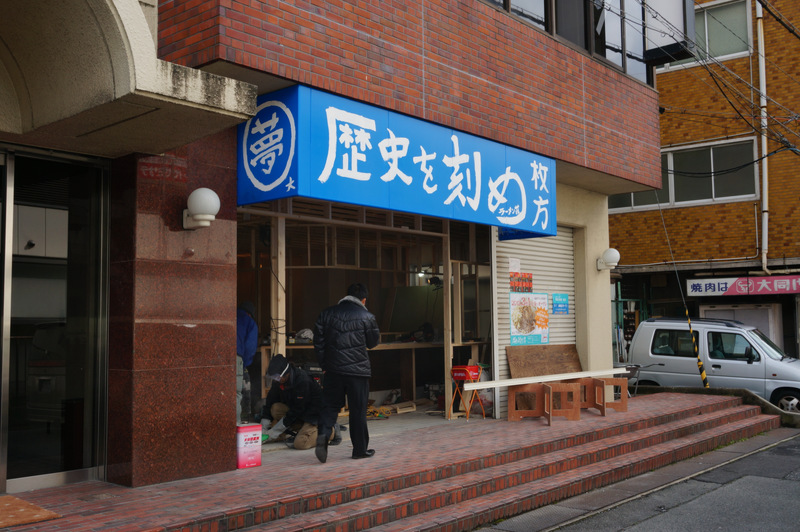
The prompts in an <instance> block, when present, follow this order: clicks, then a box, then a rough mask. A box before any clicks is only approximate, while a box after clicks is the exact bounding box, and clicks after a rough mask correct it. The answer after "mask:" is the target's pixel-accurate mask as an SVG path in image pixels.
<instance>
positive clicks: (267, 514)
mask: <svg viewBox="0 0 800 532" xmlns="http://www.w3.org/2000/svg"><path fill="white" fill-rule="evenodd" d="M741 403H742V401H741V398H739V397H735V396H731V397H716V398H715V401H714V402H711V403H709V404H702V405H699V406H698V405H696V404H692V405H690V406H687V407H685V408H680V409H675V410H673V411H670V412H666V413H661V414H656V415H653V416H649V417H647V416H645V417H641V416H639V417H634V416H631V418H629V419H624V416H622V415H621V416H620V418H623V419H621V420H620V421H619V422H617V423H611V424H608V425H606V426H604V427H602V428H588V429H586V430H585V431H582V432H577V433H570V434H568V435H558V434H555V435H553V436H548V437H547V438H542V437H539V438H537V440H538V441H537V442H536V443H531V444H529V445H522V446H519V445H516V446H512V447H506V448H503V447H502V446H501V445H498V446H497V449H493V450H492V452H491V453H489V454H483V455H476V456H472V457H469V458H463V459H453V460H450V461H448V462H447V463H446V464H438V465H436V466H433V467H421V468H418V469H413V468H409V470H408V471H406V472H404V473H402V474H400V475H394V476H385V477H382V478H377V479H376V478H372V477H371V478H369V479H365V480H363V481H362V482H360V483H358V484H357V485H353V484H350V485H344V486H341V485H337V486H334V487H331V488H329V489H316V490H315V491H314V492H313V493H302V492H297V491H293V492H292V493H291V494H289V493H287V494H286V498H285V499H284V500H281V501H272V502H267V503H264V504H258V505H256V506H253V507H251V508H250V509H248V510H247V511H246V512H245V513H258V514H259V515H260V516H261V517H260V520H261V521H262V522H267V521H270V522H273V521H276V520H278V519H282V518H286V517H289V516H292V515H296V514H301V513H305V512H310V511H314V510H320V509H323V508H327V507H330V506H332V505H335V504H342V503H346V502H349V501H354V500H361V499H364V498H366V497H373V496H376V495H381V494H384V493H388V492H391V491H394V490H398V489H403V488H409V487H413V486H419V485H422V484H426V483H428V482H433V481H436V480H442V479H447V478H453V477H456V476H458V475H461V474H464V473H468V472H471V471H475V470H480V469H485V468H490V467H494V466H497V465H500V464H506V463H510V462H515V461H518V460H524V459H526V458H530V457H532V456H538V455H542V454H544V453H549V452H553V451H557V450H560V449H566V448H572V447H575V446H577V445H584V444H587V443H591V442H595V441H599V440H603V439H606V438H610V437H613V436H617V435H621V434H629V433H631V432H634V431H639V430H644V429H646V428H652V427H657V426H660V425H664V424H667V423H671V422H676V421H680V420H683V419H692V420H696V419H695V418H696V417H697V416H699V415H703V414H712V413H714V412H725V411H730V410H731V409H732V408H738V407H741ZM747 409H750V410H749V411H750V412H751V413H752V414H755V413H757V411H758V410H757V409H756V408H755V407H745V411H747ZM585 415H586V416H591V415H597V414H596V413H591V412H587V413H586V414H585ZM604 419H605V420H609V419H613V418H612V417H609V418H604ZM526 422H530V421H523V422H521V423H526ZM578 426H579V425H576V427H578ZM175 529H178V528H175Z"/></svg>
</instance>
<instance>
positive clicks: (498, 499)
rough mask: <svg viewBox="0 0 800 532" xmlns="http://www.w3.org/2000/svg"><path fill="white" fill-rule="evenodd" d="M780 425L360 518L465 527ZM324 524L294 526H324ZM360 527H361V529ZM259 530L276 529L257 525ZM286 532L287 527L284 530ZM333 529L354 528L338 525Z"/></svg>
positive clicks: (375, 524) (731, 430)
mask: <svg viewBox="0 0 800 532" xmlns="http://www.w3.org/2000/svg"><path fill="white" fill-rule="evenodd" d="M779 426H780V420H779V418H778V417H777V416H767V415H759V416H757V417H755V418H748V419H745V420H741V421H737V422H734V423H730V424H727V425H723V426H719V427H714V428H712V429H708V430H704V431H701V432H698V433H694V434H690V435H688V436H684V437H682V438H679V439H677V440H670V441H667V442H664V443H660V444H658V445H654V446H651V447H648V448H645V449H640V450H637V451H634V452H631V453H627V454H624V455H621V456H617V457H614V458H611V459H608V460H603V461H601V462H597V463H593V464H590V465H586V466H581V467H578V468H575V469H573V470H570V471H567V472H564V473H559V474H556V475H553V476H550V477H547V478H544V479H540V480H537V481H534V482H530V483H526V484H523V485H518V486H514V487H511V488H508V489H505V490H499V491H495V492H493V493H490V494H487V495H483V496H480V497H476V498H473V499H469V500H460V501H453V502H448V503H446V504H445V505H443V506H441V507H440V508H437V509H435V510H432V511H429V512H425V513H420V514H415V515H410V516H408V517H399V518H398V519H396V520H394V521H390V522H387V521H386V520H385V519H384V517H383V516H382V515H381V514H376V515H374V516H370V517H369V518H368V519H362V520H361V522H360V523H361V524H364V525H365V526H366V528H369V530H371V531H374V532H406V531H419V532H423V531H424V532H443V531H448V532H456V531H468V530H473V529H475V528H477V527H480V526H483V525H487V524H490V523H493V522H495V521H497V520H500V519H507V518H509V517H513V516H515V515H518V514H521V513H524V512H528V511H531V510H534V509H536V508H539V507H542V506H545V505H548V504H552V503H555V502H558V501H560V500H563V499H566V498H569V497H574V496H576V495H579V494H581V493H586V492H588V491H591V490H593V489H597V488H600V487H603V486H607V485H609V484H613V483H615V482H619V481H621V480H625V479H627V478H630V477H634V476H636V475H640V474H643V473H646V472H648V471H652V470H653V469H657V468H659V467H663V466H666V465H669V464H671V463H674V462H678V461H680V460H685V459H687V458H691V457H693V456H697V455H699V454H702V453H705V452H709V451H711V450H713V449H716V448H718V447H720V446H723V445H726V444H728V443H731V442H732V441H736V440H739V439H742V438H750V437H753V436H756V435H757V434H760V433H762V432H765V431H769V430H772V429H776V428H778V427H779ZM327 529H332V528H328V527H327V526H325V525H323V526H318V527H312V528H302V529H301V528H293V530H327ZM361 529H363V528H361ZM259 530H275V529H273V528H259ZM287 530H288V529H287ZM337 530H359V528H353V527H348V526H342V527H340V528H337Z"/></svg>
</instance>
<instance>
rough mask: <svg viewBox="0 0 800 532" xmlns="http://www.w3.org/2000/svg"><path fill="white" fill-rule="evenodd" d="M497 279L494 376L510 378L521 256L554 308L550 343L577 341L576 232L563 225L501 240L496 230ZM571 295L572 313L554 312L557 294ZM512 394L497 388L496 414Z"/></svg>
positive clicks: (539, 290)
mask: <svg viewBox="0 0 800 532" xmlns="http://www.w3.org/2000/svg"><path fill="white" fill-rule="evenodd" d="M494 234H495V238H494V265H493V267H494V271H493V272H492V278H493V279H494V283H495V289H494V290H493V293H494V294H496V297H497V300H496V301H495V302H494V303H495V305H494V308H495V309H496V310H497V312H496V314H495V327H494V330H495V335H496V338H497V345H496V348H495V349H494V353H495V361H494V364H493V368H492V379H510V378H511V375H510V373H509V369H508V360H507V359H506V346H507V345H509V344H510V341H511V338H510V337H511V323H510V315H509V287H510V284H509V259H517V260H519V263H520V272H522V273H532V274H533V291H534V292H535V293H546V294H547V295H548V306H549V308H550V312H551V314H550V335H549V336H550V338H549V342H548V343H550V344H574V343H575V252H574V247H573V232H572V229H571V228H569V227H559V228H558V234H557V235H556V236H553V237H543V238H527V239H521V240H504V241H499V240H497V229H495V230H494ZM554 293H558V294H567V295H568V296H569V314H559V315H553V314H552V309H553V294H554ZM507 406H508V393H507V390H506V388H497V395H496V396H495V407H496V408H495V411H496V416H497V417H499V418H504V417H505V416H506V414H507Z"/></svg>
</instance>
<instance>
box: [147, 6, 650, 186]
mask: <svg viewBox="0 0 800 532" xmlns="http://www.w3.org/2000/svg"><path fill="white" fill-rule="evenodd" d="M158 28H159V31H158V36H159V54H160V56H161V57H162V58H163V59H164V60H167V61H171V62H175V63H180V64H184V65H188V66H192V67H199V68H202V67H203V66H205V65H209V64H212V63H214V62H216V61H227V62H230V63H233V64H236V65H239V66H243V67H248V68H252V69H255V70H258V71H262V72H267V73H269V74H273V75H276V76H280V77H282V78H286V79H287V80H290V81H292V82H297V83H302V84H306V85H310V86H313V87H316V88H320V89H323V90H327V91H331V92H334V93H337V94H340V95H342V96H346V97H349V98H353V99H356V100H361V101H364V102H367V103H370V104H373V105H377V106H381V107H384V108H389V109H392V110H394V111H398V112H401V113H405V114H408V115H411V116H415V117H418V118H422V119H425V120H429V121H432V122H435V123H438V124H441V125H444V126H448V127H453V128H455V129H458V130H461V131H464V132H467V133H471V134H475V135H479V136H483V137H486V138H490V139H491V140H494V141H497V142H502V143H505V144H509V145H512V146H516V147H519V148H522V149H525V150H528V151H532V152H536V153H540V154H542V155H546V156H548V157H553V158H556V159H561V160H563V161H567V162H570V163H574V164H576V165H579V166H582V167H588V168H591V169H593V170H598V171H601V172H605V173H608V174H611V175H614V176H617V177H621V178H623V179H626V180H629V181H633V182H636V183H642V184H646V185H651V186H657V185H658V184H659V183H660V172H659V168H658V146H659V139H658V128H657V120H658V118H657V113H655V107H656V105H657V94H656V93H655V91H653V89H652V88H650V87H648V86H646V85H644V84H642V83H640V82H638V81H636V80H633V79H632V78H629V77H628V76H626V75H624V74H622V73H620V72H617V71H616V70H615V69H613V68H610V67H607V66H605V65H603V64H602V63H600V62H598V61H597V60H595V59H592V58H590V57H589V56H587V55H586V54H585V53H582V52H580V51H577V50H575V49H573V48H571V47H570V46H569V45H567V44H564V43H562V42H560V41H557V40H556V39H554V38H552V37H551V36H549V35H547V34H545V33H543V32H541V31H539V30H537V29H535V28H533V27H531V26H529V25H527V24H525V23H523V22H521V21H520V20H519V19H517V18H515V17H513V16H511V15H510V14H509V13H507V12H504V11H502V10H499V9H498V8H496V7H493V6H491V5H489V4H487V3H484V2H481V1H479V0H460V1H457V2H446V1H443V0H434V1H432V2H422V3H409V2H398V1H387V2H355V3H351V2H341V1H330V2H306V1H299V0H292V1H287V2H221V3H220V2H216V1H211V2H174V1H170V2H163V3H161V4H160V6H159V26H158Z"/></svg>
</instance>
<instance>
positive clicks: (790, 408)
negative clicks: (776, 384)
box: [774, 390, 800, 412]
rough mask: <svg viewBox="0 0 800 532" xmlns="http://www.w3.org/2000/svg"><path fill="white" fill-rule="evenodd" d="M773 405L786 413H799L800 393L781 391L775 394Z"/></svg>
mask: <svg viewBox="0 0 800 532" xmlns="http://www.w3.org/2000/svg"><path fill="white" fill-rule="evenodd" d="M774 404H775V406H777V407H778V408H780V409H781V410H784V411H786V412H800V391H797V390H781V391H779V392H777V393H776V394H775V401H774Z"/></svg>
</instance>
